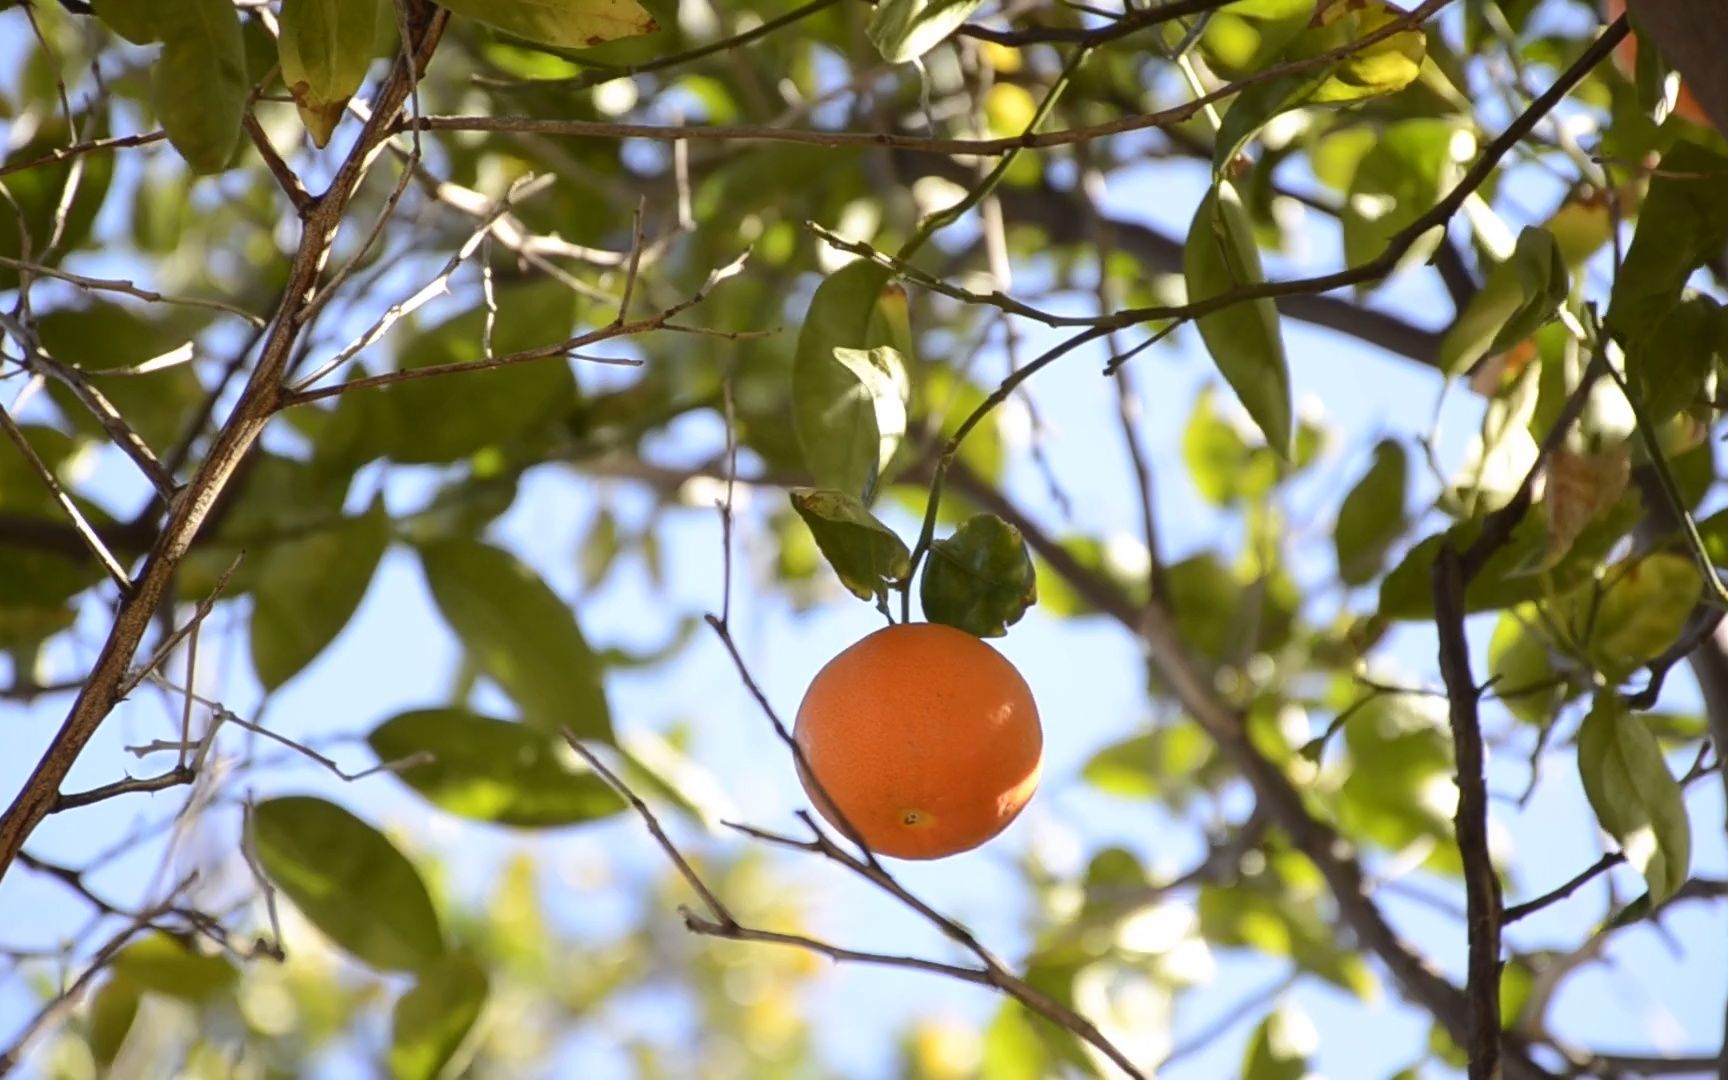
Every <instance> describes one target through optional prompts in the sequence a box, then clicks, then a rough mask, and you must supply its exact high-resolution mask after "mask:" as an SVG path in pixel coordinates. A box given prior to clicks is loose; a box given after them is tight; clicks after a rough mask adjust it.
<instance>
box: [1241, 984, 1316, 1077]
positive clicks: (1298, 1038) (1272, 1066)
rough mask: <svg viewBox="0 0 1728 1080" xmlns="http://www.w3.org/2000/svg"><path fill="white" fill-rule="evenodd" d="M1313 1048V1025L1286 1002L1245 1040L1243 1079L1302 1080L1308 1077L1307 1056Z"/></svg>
mask: <svg viewBox="0 0 1728 1080" xmlns="http://www.w3.org/2000/svg"><path fill="white" fill-rule="evenodd" d="M1316 1049H1317V1047H1316V1046H1315V1045H1314V1025H1313V1023H1312V1022H1310V1021H1309V1019H1308V1017H1307V1016H1306V1015H1304V1014H1303V1013H1302V1011H1301V1010H1300V1009H1298V1008H1297V1007H1296V1006H1295V1005H1294V1004H1292V1003H1289V1002H1286V1003H1284V1004H1282V1005H1280V1006H1278V1008H1276V1009H1274V1010H1273V1011H1272V1012H1270V1013H1268V1014H1267V1016H1266V1019H1264V1020H1262V1021H1260V1023H1259V1025H1258V1026H1257V1027H1255V1029H1254V1034H1252V1035H1250V1036H1249V1037H1248V1048H1247V1051H1246V1052H1245V1053H1244V1054H1243V1058H1242V1080H1302V1077H1304V1076H1306V1075H1308V1055H1309V1054H1311V1053H1313V1052H1314V1051H1315V1050H1316Z"/></svg>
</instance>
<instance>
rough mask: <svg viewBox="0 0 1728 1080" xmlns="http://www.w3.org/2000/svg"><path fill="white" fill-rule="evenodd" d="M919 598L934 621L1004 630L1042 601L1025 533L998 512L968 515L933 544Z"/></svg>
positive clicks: (993, 632)
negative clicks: (947, 534) (958, 525)
mask: <svg viewBox="0 0 1728 1080" xmlns="http://www.w3.org/2000/svg"><path fill="white" fill-rule="evenodd" d="M918 598H919V603H921V604H922V605H923V607H924V617H925V618H927V619H929V620H930V621H931V622H939V623H945V624H947V625H948V626H953V627H957V628H959V629H961V630H964V631H966V632H967V633H970V634H975V635H977V636H978V637H1001V636H1003V635H1004V634H1006V633H1008V628H1009V627H1010V626H1013V625H1014V624H1015V623H1017V622H1019V621H1020V617H1021V616H1022V615H1024V614H1026V609H1027V608H1029V607H1031V606H1032V605H1033V604H1035V603H1037V602H1038V581H1037V574H1036V571H1034V570H1033V568H1032V555H1031V553H1030V552H1029V551H1027V550H1026V540H1025V538H1024V537H1022V536H1021V535H1020V530H1019V529H1016V528H1015V527H1014V526H1012V525H1010V524H1008V523H1007V522H1006V521H1003V520H1002V519H1001V518H999V517H997V516H996V515H995V514H978V515H975V516H973V517H970V518H967V519H966V521H965V522H964V523H962V524H961V526H960V527H959V528H958V529H956V530H955V531H954V533H953V535H951V536H949V537H948V538H947V539H944V540H938V541H936V542H935V543H933V544H931V545H930V554H929V558H928V560H927V561H926V562H925V563H924V578H923V581H922V582H920V584H919V593H918Z"/></svg>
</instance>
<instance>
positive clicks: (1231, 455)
mask: <svg viewBox="0 0 1728 1080" xmlns="http://www.w3.org/2000/svg"><path fill="white" fill-rule="evenodd" d="M1182 460H1183V461H1184V462H1186V463H1187V465H1188V475H1189V477H1190V478H1191V479H1192V480H1193V481H1194V486H1195V487H1196V488H1198V489H1199V491H1200V494H1201V495H1202V496H1203V497H1204V498H1205V499H1206V500H1207V501H1208V502H1210V503H1212V504H1213V505H1214V506H1229V505H1230V504H1232V503H1235V502H1237V501H1239V500H1243V499H1246V500H1248V501H1250V502H1256V501H1258V500H1260V499H1262V498H1264V497H1265V495H1266V494H1267V492H1269V491H1271V490H1272V488H1273V487H1274V486H1276V485H1277V483H1278V459H1277V457H1276V456H1275V455H1273V454H1272V453H1271V452H1269V451H1268V450H1267V449H1266V448H1265V447H1264V446H1250V445H1248V442H1247V440H1246V439H1244V438H1243V437H1242V432H1241V431H1240V430H1238V428H1237V425H1235V424H1233V423H1231V422H1230V421H1229V420H1228V419H1226V418H1225V417H1224V416H1223V415H1221V414H1220V413H1219V411H1218V404H1217V395H1216V394H1215V392H1214V391H1213V388H1212V386H1210V385H1207V386H1203V387H1201V388H1200V393H1199V394H1197V395H1195V398H1194V411H1193V412H1192V413H1190V414H1189V416H1188V426H1187V427H1185V428H1183V429H1182Z"/></svg>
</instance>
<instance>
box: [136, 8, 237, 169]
mask: <svg viewBox="0 0 1728 1080" xmlns="http://www.w3.org/2000/svg"><path fill="white" fill-rule="evenodd" d="M150 14H151V17H152V18H151V21H152V22H153V23H154V24H155V28H156V30H157V32H158V33H160V34H161V37H162V55H161V56H159V57H157V59H156V63H155V64H154V65H153V66H152V68H151V71H150V90H151V101H152V104H153V105H154V106H155V109H156V118H157V119H158V120H159V121H160V122H161V124H162V129H163V130H164V131H166V132H167V133H168V141H169V142H170V143H172V144H173V145H174V149H175V150H177V151H179V153H180V156H181V157H182V158H185V159H186V164H187V165H188V166H190V167H191V169H192V171H193V172H194V173H217V172H221V171H222V170H223V169H226V168H227V167H228V162H229V159H231V158H232V157H233V156H234V149H235V147H236V146H238V145H239V142H240V121H241V119H242V117H243V116H244V114H245V111H246V97H247V95H248V94H249V93H250V92H251V89H252V84H251V80H250V79H248V78H247V75H246V46H245V42H244V40H243V38H242V36H241V33H240V14H239V12H238V11H237V10H236V9H235V7H234V5H233V4H231V3H229V2H228V0H175V2H174V3H171V4H152V5H151V7H150Z"/></svg>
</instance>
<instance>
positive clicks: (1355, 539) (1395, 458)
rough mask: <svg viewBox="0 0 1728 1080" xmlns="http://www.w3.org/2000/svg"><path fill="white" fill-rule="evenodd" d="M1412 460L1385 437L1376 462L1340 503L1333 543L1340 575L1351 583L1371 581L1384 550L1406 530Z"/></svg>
mask: <svg viewBox="0 0 1728 1080" xmlns="http://www.w3.org/2000/svg"><path fill="white" fill-rule="evenodd" d="M1409 484H1410V465H1409V460H1408V455H1406V454H1405V452H1404V447H1403V446H1402V445H1401V444H1399V443H1398V441H1397V440H1395V439H1382V440H1380V442H1379V443H1378V444H1377V445H1376V446H1375V447H1374V463H1373V464H1372V465H1370V466H1369V467H1368V471H1367V472H1366V473H1364V474H1363V475H1362V479H1360V480H1358V481H1356V486H1355V487H1353V488H1351V489H1350V492H1349V494H1347V495H1345V496H1344V501H1343V502H1342V503H1341V504H1340V505H1339V507H1338V522H1337V524H1336V525H1335V526H1334V527H1333V530H1332V545H1333V548H1334V549H1335V550H1336V551H1337V553H1338V576H1339V578H1341V579H1342V580H1343V581H1344V583H1345V584H1347V585H1364V584H1367V583H1368V582H1369V581H1372V580H1373V579H1374V577H1375V575H1377V574H1378V573H1380V568H1381V566H1382V565H1383V564H1384V562H1385V560H1386V552H1387V550H1388V549H1390V548H1391V546H1392V545H1393V544H1394V543H1395V542H1397V540H1398V539H1399V537H1401V536H1403V534H1404V500H1405V498H1406V494H1405V493H1406V489H1407V488H1408V487H1409Z"/></svg>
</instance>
